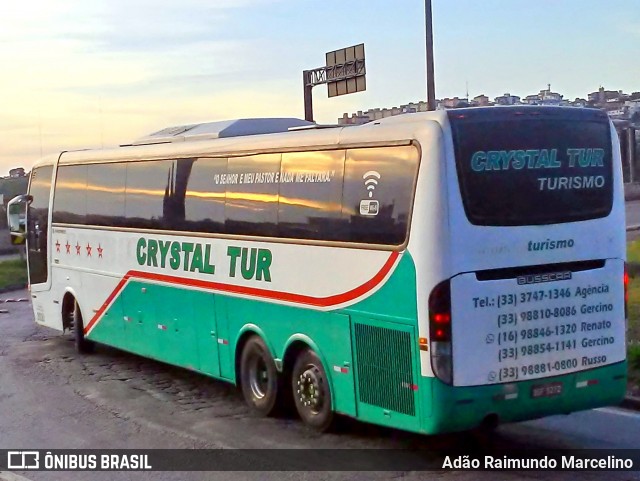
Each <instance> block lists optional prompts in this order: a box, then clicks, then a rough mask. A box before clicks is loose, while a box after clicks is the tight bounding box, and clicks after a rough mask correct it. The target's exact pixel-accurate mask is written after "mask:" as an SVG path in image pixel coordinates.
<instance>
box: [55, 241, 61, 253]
mask: <svg viewBox="0 0 640 481" xmlns="http://www.w3.org/2000/svg"><path fill="white" fill-rule="evenodd" d="M56 252H60V241H59V240H57V239H56Z"/></svg>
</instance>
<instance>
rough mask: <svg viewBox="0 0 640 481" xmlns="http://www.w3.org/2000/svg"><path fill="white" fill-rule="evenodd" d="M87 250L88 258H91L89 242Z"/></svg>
mask: <svg viewBox="0 0 640 481" xmlns="http://www.w3.org/2000/svg"><path fill="white" fill-rule="evenodd" d="M86 249H87V256H88V257H91V246H90V245H89V243H88V242H87V247H86Z"/></svg>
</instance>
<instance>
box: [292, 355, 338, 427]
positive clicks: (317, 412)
mask: <svg viewBox="0 0 640 481" xmlns="http://www.w3.org/2000/svg"><path fill="white" fill-rule="evenodd" d="M291 388H292V391H293V402H294V404H295V406H296V410H297V411H298V414H299V415H300V418H301V419H302V421H303V422H304V423H305V424H306V425H307V426H309V427H311V428H313V429H314V430H316V431H319V432H326V431H329V430H330V429H331V428H332V427H333V406H332V404H331V388H330V386H329V377H328V376H327V373H326V371H325V370H324V367H323V366H322V361H320V358H319V357H318V355H317V354H316V353H315V352H314V351H312V350H311V349H308V348H307V349H304V350H303V351H301V352H300V354H298V357H297V359H296V362H295V364H294V366H293V372H292V375H291Z"/></svg>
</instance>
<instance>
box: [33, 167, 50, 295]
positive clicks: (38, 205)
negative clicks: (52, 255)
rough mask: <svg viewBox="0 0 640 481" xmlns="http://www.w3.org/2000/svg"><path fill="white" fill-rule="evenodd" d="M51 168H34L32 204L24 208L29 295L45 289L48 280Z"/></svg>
mask: <svg viewBox="0 0 640 481" xmlns="http://www.w3.org/2000/svg"><path fill="white" fill-rule="evenodd" d="M52 174H53V166H51V165H46V166H43V167H36V168H35V169H33V172H32V173H31V182H30V184H29V194H30V195H31V196H32V197H33V200H32V201H31V202H30V203H29V205H28V207H27V232H26V233H27V259H28V265H29V284H30V285H31V290H32V291H38V290H42V289H38V287H41V288H42V287H44V286H42V284H47V283H48V280H49V265H48V253H49V239H48V232H49V197H50V194H51V177H52Z"/></svg>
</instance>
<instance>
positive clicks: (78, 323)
mask: <svg viewBox="0 0 640 481" xmlns="http://www.w3.org/2000/svg"><path fill="white" fill-rule="evenodd" d="M73 337H74V341H75V345H76V351H78V352H79V353H80V354H88V353H91V352H93V350H94V349H95V343H94V342H93V341H89V340H88V339H85V337H84V323H83V321H82V313H81V312H80V306H78V301H75V300H74V302H73Z"/></svg>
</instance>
